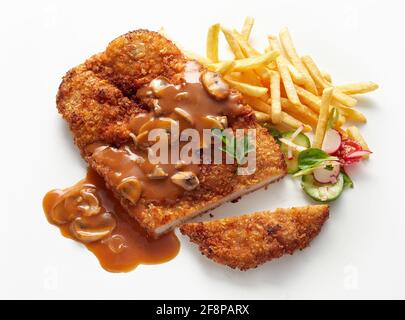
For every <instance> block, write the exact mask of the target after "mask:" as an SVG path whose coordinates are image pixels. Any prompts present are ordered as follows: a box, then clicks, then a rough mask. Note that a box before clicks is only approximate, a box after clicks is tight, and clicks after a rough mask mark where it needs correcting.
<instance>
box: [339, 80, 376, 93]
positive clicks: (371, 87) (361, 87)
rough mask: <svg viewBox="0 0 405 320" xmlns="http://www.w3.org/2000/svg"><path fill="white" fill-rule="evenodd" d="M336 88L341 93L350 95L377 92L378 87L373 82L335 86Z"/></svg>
mask: <svg viewBox="0 0 405 320" xmlns="http://www.w3.org/2000/svg"><path fill="white" fill-rule="evenodd" d="M336 88H337V89H338V90H339V91H340V92H342V93H345V94H349V95H352V94H363V93H368V92H372V91H375V90H377V89H378V88H379V86H378V84H376V83H374V82H360V83H353V84H345V85H341V86H336Z"/></svg>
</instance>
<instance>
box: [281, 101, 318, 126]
mask: <svg viewBox="0 0 405 320" xmlns="http://www.w3.org/2000/svg"><path fill="white" fill-rule="evenodd" d="M281 106H282V110H283V111H284V112H286V113H288V114H290V115H292V116H293V117H295V118H296V119H298V120H300V121H302V122H303V123H305V124H308V125H310V126H311V127H312V128H314V129H315V128H316V126H317V123H318V114H317V113H315V112H314V111H312V110H311V109H310V108H308V107H307V106H305V105H303V104H293V103H292V102H291V101H290V100H288V99H285V98H281Z"/></svg>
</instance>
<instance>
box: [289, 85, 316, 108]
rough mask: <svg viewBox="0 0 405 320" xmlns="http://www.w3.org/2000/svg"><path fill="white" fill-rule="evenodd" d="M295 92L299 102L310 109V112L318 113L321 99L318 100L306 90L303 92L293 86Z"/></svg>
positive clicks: (302, 89) (301, 89)
mask: <svg viewBox="0 0 405 320" xmlns="http://www.w3.org/2000/svg"><path fill="white" fill-rule="evenodd" d="M295 90H296V91H297V94H298V96H299V97H300V100H301V101H302V103H304V104H305V105H307V106H308V107H309V108H311V109H312V111H315V112H316V113H320V111H321V98H319V97H318V96H316V95H314V94H313V93H311V92H309V91H308V90H305V89H304V88H301V87H299V86H295Z"/></svg>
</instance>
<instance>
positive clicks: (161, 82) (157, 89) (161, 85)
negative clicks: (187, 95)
mask: <svg viewBox="0 0 405 320" xmlns="http://www.w3.org/2000/svg"><path fill="white" fill-rule="evenodd" d="M168 86H170V82H169V80H168V79H166V78H165V77H158V78H156V79H153V80H152V81H151V82H150V84H149V87H151V89H152V90H153V93H154V94H155V95H156V96H159V94H160V93H161V92H162V90H164V89H166V88H167V87H168Z"/></svg>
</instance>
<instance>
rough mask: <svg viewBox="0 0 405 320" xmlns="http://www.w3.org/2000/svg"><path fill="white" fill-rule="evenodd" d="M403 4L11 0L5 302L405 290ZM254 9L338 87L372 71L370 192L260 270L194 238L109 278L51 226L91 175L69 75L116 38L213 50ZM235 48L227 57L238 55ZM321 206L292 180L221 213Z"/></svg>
mask: <svg viewBox="0 0 405 320" xmlns="http://www.w3.org/2000/svg"><path fill="white" fill-rule="evenodd" d="M403 9H404V5H403V2H402V1H390V2H389V5H388V4H387V2H383V1H377V0H374V1H370V0H367V1H366V0H364V1H360V0H357V1H354V0H345V1H342V0H340V1H328V2H327V3H326V2H324V1H310V0H307V1H298V0H297V1H254V0H250V1H235V0H233V1H218V0H216V1H209V0H206V1H201V2H191V1H157V0H156V1H153V2H147V1H125V2H124V1H122V2H121V1H113V2H111V1H97V4H95V3H94V2H84V1H80V2H79V1H78V2H77V3H76V2H74V1H63V2H62V1H60V2H55V1H50V0H49V1H19V2H16V1H13V2H4V1H3V2H2V3H1V4H0V36H1V37H0V39H1V42H2V45H1V51H0V57H1V58H0V88H1V116H0V119H1V120H0V121H1V126H0V132H1V138H2V139H1V144H2V151H1V157H0V159H1V160H0V161H1V170H2V173H1V184H0V188H1V192H0V195H1V211H2V213H1V223H0V225H1V232H0V248H1V258H0V261H1V262H0V297H1V298H133V299H151V298H163V299H165V298H174V299H176V298H223V299H225V298H229V299H234V298H240V299H253V298H259V299H282V298H288V299H289V298H349V299H351V298H405V295H404V290H403V287H404V285H405V276H404V274H405V273H404V270H405V259H404V249H403V244H404V241H405V236H404V235H405V232H404V229H405V210H404V209H405V208H404V203H405V202H404V200H403V198H404V191H403V190H404V188H403V185H402V184H403V182H404V179H403V178H404V174H403V172H404V168H403V165H402V163H403V162H404V151H403V149H404V144H403V139H404V138H405V135H404V133H403V127H404V124H403V123H404V120H403V119H404V115H405V112H404V110H405V106H404V89H403V88H404V86H403V83H404V77H403V74H404V71H405V65H404V53H405V50H404V42H403V41H402V34H401V33H402V32H403V30H404V29H405V23H404V19H403V11H404V10H403ZM245 15H253V16H254V17H255V18H256V21H257V24H256V26H255V28H254V32H253V34H254V40H253V41H254V43H255V44H257V45H258V46H262V47H263V46H264V45H265V44H266V37H265V36H266V35H267V34H269V33H277V32H278V31H279V30H280V29H281V27H283V26H288V27H289V28H290V30H291V32H292V34H293V36H294V38H295V41H296V45H297V47H298V48H299V50H300V52H301V53H310V54H312V56H313V57H314V58H315V59H316V60H317V61H318V63H319V65H320V66H321V67H322V68H324V69H326V70H327V71H329V72H330V73H331V74H332V75H333V77H334V80H335V82H337V83H346V82H355V81H364V80H372V81H375V82H377V83H379V84H380V85H381V89H380V90H379V91H378V92H377V93H373V94H370V95H368V96H367V97H366V98H361V103H360V104H361V107H360V109H361V110H362V111H364V112H365V113H366V115H367V117H368V118H369V124H368V125H367V126H365V127H364V128H363V129H362V131H363V132H364V134H365V136H366V137H367V139H368V141H369V143H370V145H371V147H372V149H373V151H374V152H375V154H374V156H373V157H372V160H371V161H370V162H368V163H366V164H364V165H360V166H359V167H358V168H356V169H355V170H354V171H353V172H352V176H353V178H354V181H355V185H356V188H355V189H354V190H353V191H347V192H345V194H344V196H343V197H342V198H341V199H340V200H339V201H338V202H337V203H336V204H334V205H333V206H332V209H331V218H330V220H329V221H328V222H327V224H326V226H325V227H324V229H323V231H322V233H321V234H320V236H319V237H318V238H317V239H316V240H315V241H314V242H313V245H312V246H311V248H309V249H307V250H305V251H304V252H301V253H297V254H296V255H294V256H292V257H285V258H282V259H280V260H278V261H274V262H273V263H269V264H266V265H265V266H263V267H260V268H258V269H257V270H252V271H249V272H246V273H240V272H238V271H233V270H230V269H228V268H226V267H223V266H220V265H216V264H214V263H213V262H211V261H209V260H207V259H206V258H204V257H202V256H201V255H200V254H199V252H198V251H197V249H196V247H195V246H194V245H191V244H189V243H188V241H187V240H186V239H184V238H181V240H182V248H181V252H180V254H179V256H178V257H177V258H176V259H174V260H172V261H171V262H169V263H167V264H163V265H159V266H140V267H139V268H138V269H137V270H135V271H134V272H132V273H129V274H120V275H117V274H109V273H107V272H105V271H104V270H103V269H101V268H100V267H99V265H98V262H97V259H96V258H95V257H94V256H93V255H92V254H91V253H89V252H87V251H86V250H85V249H84V248H83V247H82V246H80V245H78V244H76V243H74V242H72V241H69V240H66V239H64V238H62V237H61V236H60V235H59V232H58V230H57V229H56V228H54V227H51V226H50V225H48V223H47V222H46V220H45V218H44V215H43V212H42V208H41V201H42V197H43V196H44V194H45V193H46V192H47V191H48V190H49V189H51V188H54V187H64V186H69V185H71V184H72V183H74V182H76V181H77V180H79V179H80V178H82V177H83V175H84V173H85V164H84V162H83V161H82V160H81V158H80V156H79V153H78V152H77V149H76V148H75V147H74V145H73V143H72V139H71V137H70V133H69V132H68V130H67V129H66V125H65V123H64V122H63V121H62V120H61V118H60V116H59V115H58V114H57V112H56V109H55V94H56V91H57V88H58V85H59V83H60V80H61V77H62V76H63V75H64V73H65V72H66V71H67V70H68V69H69V68H71V67H73V66H75V65H77V64H79V63H81V62H82V61H84V59H86V58H87V57H89V56H90V55H92V54H93V53H96V52H98V51H102V50H103V49H104V48H105V46H106V45H107V43H108V42H109V41H110V40H112V39H114V38H115V37H116V36H118V35H121V34H123V33H125V32H127V31H129V30H133V29H138V28H149V29H151V30H157V29H159V28H160V27H161V26H164V27H165V29H166V30H167V32H168V33H169V34H170V35H171V36H172V37H173V38H174V39H176V40H177V41H178V43H180V44H182V45H183V46H184V47H186V48H188V49H192V50H194V51H197V52H200V53H204V43H205V34H206V29H207V27H208V26H209V25H210V24H212V23H214V22H218V21H220V22H222V23H223V24H224V25H226V26H230V27H240V25H241V24H242V22H243V19H244V17H245ZM221 54H227V53H226V52H225V53H224V50H223V51H222V53H221ZM306 203H308V200H307V199H306V198H305V197H304V196H303V194H302V192H301V191H300V189H299V187H298V185H297V184H296V183H295V182H293V181H292V180H290V179H289V178H287V179H285V180H284V181H283V182H281V183H279V184H277V185H274V186H272V187H271V188H269V189H268V190H267V191H260V192H257V193H255V194H252V195H249V196H247V197H245V198H244V199H243V200H242V201H240V202H239V203H238V204H229V205H226V206H223V207H221V208H219V209H218V210H216V211H215V217H222V216H225V215H238V214H244V213H248V212H253V211H257V210H265V209H273V208H276V207H284V206H296V205H303V204H306Z"/></svg>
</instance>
